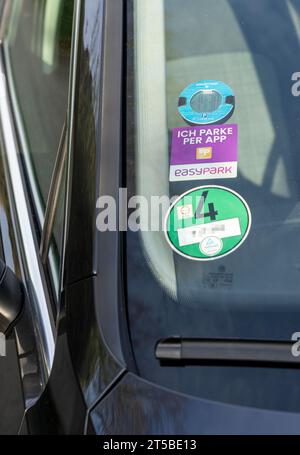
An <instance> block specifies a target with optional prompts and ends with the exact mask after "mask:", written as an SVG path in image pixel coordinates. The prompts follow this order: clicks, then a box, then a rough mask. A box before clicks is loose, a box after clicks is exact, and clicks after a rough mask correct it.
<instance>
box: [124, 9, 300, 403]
mask: <svg viewBox="0 0 300 455" xmlns="http://www.w3.org/2000/svg"><path fill="white" fill-rule="evenodd" d="M129 4H130V6H128V53H127V71H128V74H127V76H128V77H127V147H126V149H127V187H128V194H129V197H132V196H133V195H141V196H143V197H144V198H146V200H147V201H148V202H149V205H150V199H151V197H152V196H159V197H161V196H168V197H169V198H172V197H173V196H177V197H178V196H179V197H180V198H179V205H177V206H175V209H177V212H176V213H177V215H176V214H175V215H174V217H176V216H177V218H178V219H179V221H181V222H182V220H184V219H185V217H187V215H186V213H187V212H188V211H189V210H190V208H191V204H192V203H190V204H189V203H188V202H186V199H183V196H182V195H184V194H186V193H187V194H188V193H189V192H191V190H193V189H195V188H197V187H200V186H203V187H206V190H205V188H204V189H202V190H201V192H200V193H199V194H198V197H199V198H200V203H202V205H203V202H204V203H205V201H204V199H203V198H205V197H206V196H207V194H206V191H208V192H210V193H208V196H207V202H209V197H212V191H215V192H216V194H215V195H214V198H215V199H214V200H213V201H212V202H215V201H219V204H218V205H217V204H215V206H214V207H213V206H212V205H211V206H209V205H208V204H207V210H208V212H209V213H208V215H209V216H210V221H212V222H214V221H216V222H218V217H217V216H215V215H214V213H215V212H217V213H218V212H219V215H220V214H221V213H222V211H223V210H224V211H226V214H227V215H226V216H225V215H224V218H223V219H222V220H221V221H222V222H223V221H224V219H226V220H227V221H230V223H231V224H230V226H229V225H228V226H227V224H226V226H225V227H224V225H222V226H221V228H220V226H219V227H218V225H217V224H216V225H215V226H214V227H213V228H211V230H210V231H209V232H210V233H211V232H214V231H213V229H217V228H220V229H223V228H224V229H227V228H228V229H229V230H231V233H233V232H235V234H232V235H236V236H239V241H238V242H235V241H233V243H232V245H229V244H228V245H227V243H226V239H224V238H223V240H222V241H221V240H220V238H222V236H221V235H220V238H219V236H214V235H210V237H206V238H207V239H208V240H207V241H206V243H205V242H202V240H203V232H200V231H197V232H196V234H195V232H194V231H193V232H188V231H185V232H184V233H178V231H176V232H175V234H176V235H175V234H174V232H173V234H174V238H171V235H169V237H168V236H166V233H165V232H164V229H163V227H161V228H160V229H159V230H153V229H152V230H151V229H150V230H148V231H147V230H146V229H145V230H140V231H138V232H133V231H132V230H130V229H129V230H128V232H127V235H126V239H127V241H126V252H127V256H126V257H127V301H128V318H129V326H130V333H131V339H132V345H133V350H134V354H135V358H136V363H137V367H138V369H139V372H140V373H141V375H142V376H144V377H146V378H147V379H150V380H154V381H156V382H159V383H161V384H164V385H167V386H171V387H173V388H175V389H179V390H182V391H184V392H188V393H194V394H196V395H201V396H209V397H214V398H216V397H217V396H218V397H219V398H220V396H219V395H218V393H219V394H223V395H222V397H221V398H222V399H224V400H227V399H229V400H231V398H228V397H229V396H231V394H234V393H237V394H238V393H239V390H240V386H239V385H240V384H241V382H242V383H243V381H244V382H245V381H248V379H249V377H250V373H249V371H248V372H247V373H245V372H244V371H245V370H243V372H242V371H241V370H235V368H232V369H231V370H230V373H229V369H228V371H227V370H226V371H227V373H222V374H223V379H222V380H224V381H225V379H224V377H225V376H226V375H227V377H228V378H229V377H230V378H231V379H230V380H229V379H228V381H229V382H230V386H228V387H229V388H227V389H226V387H225V386H224V387H223V391H220V392H216V390H217V388H218V384H217V382H216V381H217V380H216V376H215V374H214V376H213V378H214V379H212V376H211V371H212V370H209V369H205V368H204V367H203V368H202V369H201V374H199V375H198V374H197V375H196V374H195V372H196V371H198V372H199V371H200V369H198V370H197V367H194V369H193V368H185V369H181V370H180V368H177V369H176V368H173V369H172V368H163V367H161V366H160V365H159V362H158V361H157V360H156V359H155V356H154V347H155V344H156V342H157V341H158V340H161V339H163V338H167V337H170V336H180V337H197V338H204V339H207V338H209V339H216V338H217V339H232V338H234V339H253V340H291V337H292V336H293V334H294V333H295V332H299V331H300V173H299V169H300V128H299V121H300V98H298V96H297V95H298V91H297V80H298V77H299V76H300V75H299V74H298V76H297V74H295V73H297V71H300V64H299V63H297V62H298V61H299V60H300V1H299V0H252V1H248V0H209V1H207V0H197V1H195V0H185V1H184V2H183V1H182V0H153V1H151V2H140V1H139V0H136V1H132V2H129ZM199 81H206V82H205V83H207V89H208V97H207V98H205V100H204V99H202V98H204V92H205V91H203V90H202V89H201V90H202V91H201V93H200V96H198V99H193V98H192V91H190V92H189V93H188V92H187V91H185V89H186V88H189V87H190V90H192V89H191V84H195V83H197V82H199ZM211 84H217V85H216V86H215V87H216V89H215V93H213V92H212V90H211ZM222 84H224V85H226V87H228V88H229V89H230V90H231V91H232V92H228V93H227V97H226V104H227V107H228V106H229V107H228V109H229V110H228V113H227V112H225V111H224V113H223V114H222V112H221V113H220V116H219V117H218V116H217V117H216V119H215V120H216V121H214V122H212V121H211V123H215V124H216V125H217V126H216V125H214V126H211V125H210V126H209V125H208V124H207V123H206V124H205V120H204V119H205V118H206V120H207V119H208V118H209V115H210V113H211V112H214V113H216V115H217V112H218V109H219V107H220V103H222V100H221V99H222V96H221V95H220V92H221V89H220V90H219V89H218V88H219V87H221V86H222V87H223V85H222ZM194 90H195V93H197V88H196V86H194ZM198 94H199V90H198ZM193 96H194V95H193ZM189 97H191V103H190V106H188V100H189ZM181 105H184V107H185V108H186V111H183V110H181ZM230 106H231V107H230ZM188 107H189V109H190V111H191V112H192V113H193V115H194V117H193V118H192V120H191V117H190V118H188V117H187V114H186V112H187V110H188ZM233 108H234V110H233ZM184 112H185V114H184ZM201 112H202V113H203V112H205V113H206V114H205V115H204V116H203V117H202V121H201V115H203V114H201ZM225 114H228V115H229V117H228V116H227V118H225ZM199 115H200V120H199V123H197V122H198V120H197V119H199ZM192 125H194V126H192ZM195 125H196V126H195ZM203 125H204V126H203ZM220 125H221V126H222V127H223V128H224V129H225V128H227V132H226V131H225V132H224V131H223V133H222V131H221V132H220ZM179 128H181V130H180V129H179ZM209 128H210V129H214V128H219V131H218V132H217V134H214V132H213V131H210V132H208V129H209ZM230 128H231V130H232V131H231V133H230V132H228V129H230ZM201 129H202V133H200V131H201ZM181 131H185V133H184V137H185V138H187V140H190V138H191V137H194V134H195V135H197V137H198V136H199V137H200V136H201V135H202V136H205V135H207V134H208V135H210V137H212V138H213V141H214V137H216V136H217V137H218V139H216V141H220V136H222V135H223V136H224V137H225V138H226V135H228V134H231V135H232V139H230V140H232V141H233V142H230V147H231V148H230V150H231V151H228V150H229V148H228V147H227V148H226V146H222V145H220V146H219V147H221V148H220V153H221V154H223V159H219V161H218V162H220V163H221V164H222V162H227V164H228V162H229V164H230V166H227V167H226V166H225V167H224V163H223V164H222V166H220V165H219V164H218V163H216V162H214V161H210V160H211V153H214V150H217V148H214V147H217V146H215V144H214V142H212V144H208V145H209V146H206V147H202V146H201V144H203V143H204V142H200V143H199V144H200V145H197V143H196V142H194V144H192V141H190V142H188V143H189V144H192V145H193V146H194V149H193V150H194V151H195V153H197V154H198V158H199V160H200V161H199V163H200V164H203V163H204V164H205V160H206V159H207V162H208V163H209V164H207V165H206V168H207V169H209V170H208V171H205V172H204V171H203V169H204V168H203V166H202V170H201V171H199V173H198V177H199V178H197V173H196V172H195V173H194V174H192V173H191V172H190V169H191V167H193V166H194V163H195V162H194V161H193V160H191V161H189V158H188V156H187V155H188V154H189V151H187V152H186V150H189V149H184V148H183V146H182V144H183V141H182V142H181V145H178V143H176V142H175V139H174V135H175V134H176V135H177V137H178V134H179V133H180V132H181ZM193 131H196V133H194V132H193ZM174 132H175V133H174ZM178 132H179V133H178ZM191 132H192V133H191ZM172 138H173V145H172ZM227 139H228V137H227ZM228 140H229V139H228ZM235 141H236V142H235ZM205 144H207V142H205ZM222 147H223V148H222ZM196 149H197V152H196ZM185 152H186V155H185V156H183V155H184V153H185ZM235 153H236V155H235ZM176 154H177V155H176ZM176 156H177V158H176ZM236 156H237V158H236ZM180 160H181V161H180ZM182 163H183V164H184V165H185V166H186V168H187V169H188V172H187V173H184V174H183V173H182V174H180V173H179V171H178V166H177V167H176V168H174V174H173V177H174V178H171V172H170V170H172V165H175V166H176V165H178V164H180V165H181V164H182ZM197 166H198V164H197ZM212 166H213V169H217V170H215V171H213V172H212V171H211V169H212ZM235 166H237V174H236V175H235V171H234V169H235ZM220 167H221V168H223V171H222V170H221V171H220V172H219V171H218V169H219V170H220ZM206 168H205V169H206ZM199 169H201V168H199ZM224 169H225V170H224ZM232 169H233V171H232V174H231V175H226V172H227V171H228V173H229V174H230V172H231V170H232ZM229 171H230V172H229ZM176 172H177V173H176ZM195 174H196V177H195ZM179 177H180V178H179ZM181 177H182V178H181ZM217 186H218V187H222V189H221V188H219V189H217ZM220 191H226V192H228V191H229V193H226V195H224V193H222V194H221V193H220ZM217 192H218V195H217ZM228 194H230V196H228V198H227V195H228ZM231 197H232V198H234V199H232V201H233V202H231V199H230V198H231ZM231 203H232V204H233V206H231V205H230V204H231ZM222 204H223V205H222ZM179 206H180V207H183V210H185V211H186V212H184V213H182V214H181V215H179V211H178V207H179ZM202 208H203V207H202ZM175 209H174V210H175ZM225 209H226V210H225ZM239 210H244V212H243V213H244V214H243V215H239V214H238V213H241V212H239ZM204 211H205V210H204ZM153 213H155V212H151V216H152V221H153V216H157V219H159V222H160V225H161V224H163V223H161V221H162V220H163V219H164V217H165V216H166V213H165V212H164V208H161V213H160V214H159V215H153ZM199 213H200V216H201V210H200V212H199ZM224 213H225V212H224ZM202 215H203V212H202ZM149 216H150V215H149ZM192 216H196V214H193V215H192ZM204 216H206V214H205V215H204ZM180 217H181V218H180ZM242 217H245V219H246V221H245V226H244V225H243V223H242ZM234 220H235V221H234ZM236 220H239V224H238V225H237V224H236ZM251 220H252V223H251ZM183 225H184V223H183V224H181V227H182V226H183ZM186 225H187V224H185V226H186ZM173 228H174V226H173V227H171V228H170V229H173ZM174 229H175V228H174ZM169 234H170V233H169ZM181 235H182V237H181V238H180V236H181ZM189 235H199V239H200V240H198V243H197V248H196V247H195V248H194V249H193V250H192V249H190V250H188V249H184V248H183V247H182V245H185V243H184V242H186V244H188V242H189V241H190V237H189ZM175 237H176V239H177V240H176V239H175ZM214 237H216V239H215V238H214ZM224 237H225V234H224ZM178 238H179V241H178ZM232 238H233V237H232ZM213 241H215V243H214V244H213V243H211V244H209V243H208V242H213ZM176 242H177V243H176ZM178 242H179V243H178ZM180 242H181V243H180ZM201 242H202V243H201ZM225 246H226V248H227V249H226V250H225V249H224V250H222V248H225ZM220 251H223V252H226V254H220V253H219V252H220ZM187 252H188V253H187ZM182 253H183V254H182ZM218 255H219V256H218ZM199 258H200V259H203V258H204V259H205V260H198V259H199ZM193 259H197V260H193ZM207 259H210V260H207ZM211 259H214V260H211ZM199 368H200V367H199ZM183 370H184V371H183ZM208 371H210V373H209V372H208ZM217 371H218V373H217V375H218V374H219V370H214V372H215V373H216V372H217ZM223 371H225V369H224V370H223ZM233 371H236V380H233ZM268 371H269V372H270V370H268ZM285 373H286V377H285V380H286V381H288V379H287V378H288V377H290V376H288V375H289V374H291V377H292V375H293V374H298V373H294V372H293V373H292V372H285ZM276 374H277V373H275V372H274V371H273V373H272V379H270V377H271V373H270V374H269V373H266V374H265V376H264V378H265V379H264V378H263V379H262V378H261V376H260V381H261V380H262V381H264V380H266V381H269V383H270V384H271V383H272V384H273V386H274V388H273V389H272V387H273V386H272V385H270V388H271V389H272V390H273V391H274V390H275V389H276V387H279V386H280V384H281V383H280V379H278V378H279V376H278V378H277V379H278V380H277V379H274V378H275V377H277V376H276ZM224 375H225V376H224ZM251 375H252V376H251V377H252V378H254V376H255V373H254V369H253V374H252V373H251ZM257 377H258V376H257ZM298 380H300V378H298ZM253 381H254V379H253ZM272 381H273V382H272ZM274 381H275V382H274ZM276 381H277V382H276ZM251 384H252V386H253V384H254V383H251ZM251 384H250V383H248V386H249V388H251ZM285 384H287V382H286V383H285ZM291 387H292V386H291ZM221 389H222V387H221ZM229 389H230V391H231V392H229ZM234 389H235V392H232V391H233V390H234ZM242 389H243V387H242ZM243 390H244V392H241V393H242V394H243V398H241V397H239V398H238V399H236V401H238V402H243V403H244V402H245V400H246V402H247V403H248V404H249V403H250V404H253V403H254V404H255V405H259V406H260V405H265V403H263V404H262V401H263V399H262V398H261V397H260V398H257V399H254V398H253V396H252V398H251V399H250V398H249V400H248V401H247V399H246V398H245V397H246V396H247V386H245V387H244V389H243ZM225 395H226V396H225ZM251 400H252V401H251ZM287 401H288V402H289V403H290V404H288V405H287V406H291V407H292V408H293V406H294V404H293V399H292V397H291V399H290V401H289V400H287ZM277 405H278V407H280V406H281V405H280V404H278V403H277V404H276V405H274V406H277ZM268 406H271V407H272V406H273V405H272V404H270V403H269V404H268ZM282 406H283V405H282ZM284 406H286V405H284Z"/></svg>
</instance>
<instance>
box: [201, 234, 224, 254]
mask: <svg viewBox="0 0 300 455" xmlns="http://www.w3.org/2000/svg"><path fill="white" fill-rule="evenodd" d="M222 248H223V242H222V240H221V239H219V238H218V237H212V236H209V237H206V238H205V239H204V240H202V242H201V243H200V251H201V252H202V253H203V254H206V255H207V256H215V255H216V254H218V253H219V252H220V251H221V250H222Z"/></svg>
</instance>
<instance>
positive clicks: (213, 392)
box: [0, 0, 300, 435]
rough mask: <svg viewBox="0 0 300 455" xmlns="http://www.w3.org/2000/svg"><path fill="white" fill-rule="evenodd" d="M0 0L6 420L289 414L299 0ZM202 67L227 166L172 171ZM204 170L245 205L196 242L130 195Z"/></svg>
mask: <svg viewBox="0 0 300 455" xmlns="http://www.w3.org/2000/svg"><path fill="white" fill-rule="evenodd" d="M0 6H1V27H0V40H1V55H0V71H1V74H0V139H1V142H0V146H1V157H0V181H1V186H0V229H1V248H0V254H1V259H2V263H1V267H0V273H1V287H0V297H1V299H0V314H1V317H0V329H1V331H2V332H3V333H5V335H6V348H5V349H3V342H4V341H3V338H2V339H0V344H1V343H2V344H1V346H2V347H1V348H0V353H1V355H3V356H2V357H0V414H1V418H0V433H1V434H34V435H37V434H100V435H118V434H133V435H136V434H145V435H152V434H172V435H174V434H261V433H272V434H287V433H289V434H297V433H298V434H299V433H300V371H299V361H300V357H299V354H300V351H299V349H298V348H299V338H300V303H299V302H300V236H299V232H300V178H299V175H300V174H299V168H300V152H299V151H300V128H299V121H300V114H299V113H300V100H299V98H298V95H299V94H298V92H297V84H298V79H299V78H300V74H299V73H297V71H300V66H299V63H298V60H299V58H298V57H299V56H300V1H299V0H252V1H247V0H209V1H208V0H185V1H182V0H151V1H150V0H149V1H148V0H127V1H125V0H124V1H122V0H24V1H21V0H2V1H1V2H0ZM297 74H298V76H299V77H298V76H297ZM197 81H209V82H207V90H206V92H205V91H204V92H205V93H204V92H203V93H202V92H201V97H202V95H203V94H206V95H209V98H206V100H207V102H206V101H205V102H206V108H205V112H204V114H203V112H202V111H201V109H202V110H203V108H202V107H201V106H203V104H201V103H203V102H204V101H203V99H202V98H201V99H199V98H198V99H197V101H195V100H194V102H192V100H191V108H193V109H194V111H195V112H196V114H197V115H196V117H197V116H198V117H199V113H200V114H201V115H200V117H201V120H200V121H199V123H198V125H201V124H202V125H203V124H204V123H203V122H205V121H208V118H209V115H208V114H209V113H211V112H213V113H214V112H216V111H217V110H218V106H219V107H220V103H221V95H220V94H219V93H218V91H217V88H216V89H215V90H210V88H209V87H210V86H211V84H216V87H219V86H222V87H224V86H226V87H230V88H231V89H232V93H231V92H229V94H228V95H227V97H226V99H225V101H224V103H225V104H227V105H228V106H229V108H228V112H229V113H227V111H226V118H225V114H224V118H223V120H222V119H219V120H218V122H219V123H222V122H223V123H222V124H223V125H224V127H225V126H226V125H237V126H236V128H238V143H235V144H236V145H235V147H237V149H236V151H237V156H238V158H236V159H235V165H236V166H237V175H233V174H232V175H229V176H227V175H225V172H226V171H224V169H229V168H230V167H227V168H226V167H224V166H223V165H222V166H221V167H220V166H219V167H218V169H219V170H220V168H221V169H223V171H222V170H221V171H220V172H221V174H222V173H223V174H224V175H218V179H216V171H211V169H212V167H207V168H206V169H210V171H209V174H208V173H207V174H205V172H206V171H205V172H204V171H203V173H204V174H203V175H204V176H205V175H206V176H205V178H203V175H202V174H201V175H200V174H199V175H200V177H201V178H199V179H198V180H197V178H198V177H196V178H195V175H196V174H195V172H194V171H193V172H194V174H193V178H190V177H188V176H187V177H186V178H184V179H177V180H176V179H175V180H172V179H170V178H169V170H170V168H169V166H170V164H171V165H172V159H173V158H172V157H173V153H174V142H173V145H172V136H173V141H174V131H182V130H180V129H182V128H188V129H187V130H186V131H187V132H188V133H186V134H190V133H189V132H191V131H193V130H192V129H191V128H193V126H191V124H190V123H189V122H186V121H185V118H184V116H183V115H180V109H182V106H187V103H188V98H187V97H186V95H184V96H182V95H181V94H182V93H185V92H184V89H185V87H188V90H190V88H189V87H191V84H192V86H195V83H197ZM214 81H217V82H214ZM205 83H206V82H205ZM193 84H194V85H193ZM218 84H219V85H218ZM188 93H189V92H188ZM196 117H194V118H193V119H192V122H191V123H192V124H193V122H196V120H195V118H196ZM198 117H197V118H198ZM201 122H202V123H201ZM225 122H227V123H226V124H225ZM187 123H189V125H187ZM211 123H213V122H211ZM194 124H195V123H194ZM197 128H202V133H203V134H204V132H207V131H208V126H207V125H206V126H204V127H199V126H197V127H196V129H195V131H200V130H198V129H197ZM218 131H219V132H220V131H221V130H220V129H219V130H218ZM224 131H225V130H224ZM202 133H201V134H202ZM207 134H213V133H207ZM230 134H231V133H230ZM199 141H200V140H199ZM237 144H238V145H237ZM172 147H173V148H172ZM198 149H199V150H198ZM213 150H214V149H213V147H204V148H203V147H202V146H200V147H198V148H197V156H196V158H195V160H200V161H199V162H201V163H202V162H205V160H209V159H211V153H213ZM224 150H225V149H224ZM224 153H225V152H224ZM226 153H227V152H226ZM224 161H226V159H225V157H224ZM227 161H228V160H227ZM173 164H174V163H173ZM196 164H197V163H196ZM197 166H198V165H197ZM213 169H214V168H213ZM174 175H175V176H176V175H177V174H176V173H175V174H174ZM189 175H190V176H191V175H192V174H189ZM199 175H198V176H199ZM208 175H209V178H208ZM206 177H207V178H206ZM227 177H228V178H227ZM200 180H201V181H200ZM202 180H203V181H202ZM216 180H217V181H216ZM203 185H204V186H203ZM205 185H206V188H208V190H207V191H204V190H201V191H202V196H201V198H200V206H199V207H200V208H199V210H198V209H197V210H198V211H197V213H196V215H197V216H196V215H195V216H196V218H198V220H203V218H205V217H210V220H211V221H213V222H215V221H218V214H219V216H220V213H221V211H220V210H223V209H224V210H225V209H226V210H227V208H228V207H229V205H230V204H229V202H228V204H227V205H226V199H222V197H223V196H222V197H220V199H219V206H217V204H215V205H213V204H212V203H210V205H209V212H208V213H203V207H204V205H203V204H204V203H205V199H206V197H209V196H208V192H209V191H210V189H213V190H220V189H221V190H222V191H227V193H228V192H229V193H230V195H231V196H232V195H235V196H236V195H237V197H239V201H242V202H243V201H244V202H245V207H246V206H247V210H249V211H248V214H249V219H248V221H249V222H248V225H247V226H246V227H245V229H244V228H243V226H242V225H240V226H237V225H236V224H235V229H236V228H238V229H240V231H238V234H235V235H237V236H238V235H240V237H242V230H243V229H244V230H245V234H243V235H244V237H243V239H242V240H243V241H239V242H235V246H231V247H229V246H228V248H231V249H228V251H227V250H226V253H224V254H221V255H220V254H219V252H220V250H221V248H225V247H226V242H225V240H224V235H223V234H222V235H223V237H222V238H223V241H222V242H221V241H220V239H219V237H216V234H214V236H212V235H210V238H209V241H210V242H213V241H215V244H213V243H211V244H208V243H206V244H205V245H204V244H203V243H202V237H201V242H200V243H199V238H198V243H199V245H200V246H199V248H200V249H199V248H198V247H197V248H198V249H197V251H196V250H195V249H194V250H193V251H194V252H193V253H191V254H190V255H196V256H197V257H196V259H197V260H191V257H189V254H188V253H187V251H192V249H190V250H189V249H188V248H186V249H185V250H184V248H185V247H183V246H182V245H183V243H182V244H181V245H180V248H181V251H185V253H184V254H177V253H178V251H179V249H180V248H179V247H178V246H174V245H175V241H174V239H173V240H172V238H171V236H170V235H169V237H168V238H166V234H167V230H166V226H167V224H166V221H165V217H166V216H168V215H166V211H165V209H164V208H163V207H162V206H163V204H160V205H159V207H160V208H159V211H158V212H155V213H154V214H153V213H150V214H149V217H148V221H149V220H151V223H153V224H154V225H155V226H154V227H153V226H152V224H151V228H150V229H147V228H145V229H143V228H142V227H143V226H142V224H143V223H142V221H143V220H141V218H142V215H141V213H142V211H141V207H142V206H143V204H144V203H146V205H147V202H149V201H150V200H151V198H152V197H159V198H161V197H167V198H170V199H172V198H173V197H175V196H177V197H178V196H179V199H176V198H174V199H172V200H171V204H173V205H172V206H171V210H172V208H174V207H175V208H176V205H174V204H176V203H177V204H178V201H180V200H182V199H180V198H182V197H183V195H186V194H189V193H190V192H191V191H195V190H197V189H198V188H202V187H203V188H204V187H205ZM136 195H137V196H138V198H137V199H134V198H135V197H136ZM231 196H230V197H231ZM134 201H135V202H134ZM174 201H175V202H174ZM176 201H177V202H176ZM207 201H208V199H207ZM222 201H223V202H222ZM110 204H111V205H110ZM169 205H170V204H168V205H167V210H170V209H169ZM220 205H221V206H220ZM190 207H191V205H189V204H186V205H185V206H184V210H183V212H182V213H181V215H180V216H181V218H180V219H181V220H184V219H186V217H187V212H188V211H189V210H190ZM125 209H126V210H125ZM126 211H127V213H126ZM146 211H147V209H146ZM250 212H251V218H252V224H251V223H250ZM157 213H158V214H157ZM169 213H170V212H169ZM144 214H145V212H143V216H144ZM178 216H179V212H178ZM233 220H236V218H233ZM144 221H145V220H144ZM164 222H165V224H164ZM235 222H236V221H235ZM197 223H198V224H199V225H200V224H201V223H202V221H201V222H200V221H197ZM250 224H251V227H250ZM202 226H203V225H202ZM215 226H216V225H214V229H217V228H216V227H215ZM223 227H224V226H223V225H222V226H221V227H220V226H219V229H221V230H222V229H223ZM198 228H199V226H198ZM198 228H197V229H198ZM224 229H225V228H224ZM185 232H187V231H185ZM197 232H198V234H197ZM197 232H196V234H195V233H194V232H192V234H191V235H200V236H201V235H202V234H201V233H199V231H197ZM214 232H215V231H214ZM220 235H221V234H220ZM212 237H213V238H212ZM246 237H247V238H246ZM244 240H245V241H244ZM209 248H211V249H209ZM174 250H175V251H174ZM195 251H196V252H195ZM224 251H225V250H224ZM205 254H206V259H209V260H201V259H203V257H204V256H205ZM218 255H219V256H218ZM193 259H195V256H194V257H193ZM198 259H200V260H198ZM210 259H215V260H210ZM5 350H6V356H4V354H5V352H4V351H5Z"/></svg>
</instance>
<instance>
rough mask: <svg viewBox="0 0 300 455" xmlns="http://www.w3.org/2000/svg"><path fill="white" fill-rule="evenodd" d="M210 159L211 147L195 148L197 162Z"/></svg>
mask: <svg viewBox="0 0 300 455" xmlns="http://www.w3.org/2000/svg"><path fill="white" fill-rule="evenodd" d="M211 158H212V147H198V148H196V159H197V160H210V159H211Z"/></svg>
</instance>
